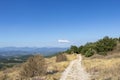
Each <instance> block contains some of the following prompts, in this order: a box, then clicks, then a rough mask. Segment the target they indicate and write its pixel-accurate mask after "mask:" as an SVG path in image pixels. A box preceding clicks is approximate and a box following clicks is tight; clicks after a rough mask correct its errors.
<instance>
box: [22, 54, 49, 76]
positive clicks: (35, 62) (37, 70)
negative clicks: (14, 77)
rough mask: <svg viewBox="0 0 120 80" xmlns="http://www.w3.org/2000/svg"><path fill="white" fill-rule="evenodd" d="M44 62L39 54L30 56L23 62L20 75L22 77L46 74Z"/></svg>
mask: <svg viewBox="0 0 120 80" xmlns="http://www.w3.org/2000/svg"><path fill="white" fill-rule="evenodd" d="M46 69H47V67H46V63H45V59H44V57H43V56H41V55H35V56H33V57H30V58H29V59H28V60H27V62H26V63H25V64H23V66H22V70H21V72H20V75H21V76H22V77H35V76H42V75H45V74H46Z"/></svg>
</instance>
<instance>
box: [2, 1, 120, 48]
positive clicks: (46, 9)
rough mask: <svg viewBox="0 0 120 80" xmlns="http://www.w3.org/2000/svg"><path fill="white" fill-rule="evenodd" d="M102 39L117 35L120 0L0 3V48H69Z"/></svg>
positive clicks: (119, 34) (119, 23)
mask: <svg viewBox="0 0 120 80" xmlns="http://www.w3.org/2000/svg"><path fill="white" fill-rule="evenodd" d="M104 36H110V37H119V36H120V0H0V47H7V46H17V47H69V46H70V45H81V44H84V43H86V42H90V41H96V40H98V39H100V38H102V37H104ZM60 41H61V42H60ZM64 41H65V42H64Z"/></svg>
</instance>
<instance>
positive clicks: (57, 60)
mask: <svg viewBox="0 0 120 80" xmlns="http://www.w3.org/2000/svg"><path fill="white" fill-rule="evenodd" d="M61 61H67V57H66V55H65V54H58V55H57V56H56V62H61Z"/></svg>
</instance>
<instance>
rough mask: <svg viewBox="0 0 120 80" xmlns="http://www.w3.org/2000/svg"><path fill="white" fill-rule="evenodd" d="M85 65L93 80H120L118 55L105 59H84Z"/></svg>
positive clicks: (119, 59)
mask: <svg viewBox="0 0 120 80" xmlns="http://www.w3.org/2000/svg"><path fill="white" fill-rule="evenodd" d="M83 65H84V66H85V68H86V70H87V72H88V73H90V74H91V78H92V79H91V80H120V58H119V57H117V58H116V55H113V57H112V56H109V58H108V57H104V58H99V59H97V58H92V59H91V58H84V60H83Z"/></svg>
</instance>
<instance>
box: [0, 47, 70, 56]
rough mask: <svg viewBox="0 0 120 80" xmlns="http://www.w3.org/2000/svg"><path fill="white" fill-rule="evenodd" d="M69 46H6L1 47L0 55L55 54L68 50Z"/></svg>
mask: <svg viewBox="0 0 120 80" xmlns="http://www.w3.org/2000/svg"><path fill="white" fill-rule="evenodd" d="M67 49H68V48H59V47H51V48H47V47H43V48H36V47H4V48H0V56H3V57H5V56H18V55H31V54H41V55H43V56H49V55H53V54H55V53H58V52H62V51H65V50H67Z"/></svg>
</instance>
